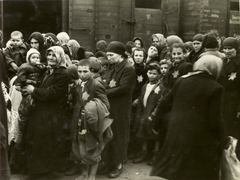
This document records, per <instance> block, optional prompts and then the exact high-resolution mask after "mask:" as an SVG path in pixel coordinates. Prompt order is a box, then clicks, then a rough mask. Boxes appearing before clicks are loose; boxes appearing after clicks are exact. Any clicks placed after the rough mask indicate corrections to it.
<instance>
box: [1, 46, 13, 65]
mask: <svg viewBox="0 0 240 180" xmlns="http://www.w3.org/2000/svg"><path fill="white" fill-rule="evenodd" d="M10 51H11V48H9V47H8V48H6V49H4V51H3V54H4V57H5V62H6V65H7V66H9V65H10V64H11V63H12V62H14V60H13V59H12V58H11V52H10Z"/></svg>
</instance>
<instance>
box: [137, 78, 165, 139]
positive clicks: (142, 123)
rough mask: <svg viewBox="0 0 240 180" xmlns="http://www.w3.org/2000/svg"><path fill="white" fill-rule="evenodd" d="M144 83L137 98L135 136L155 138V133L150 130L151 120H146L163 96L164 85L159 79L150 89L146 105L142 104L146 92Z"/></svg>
mask: <svg viewBox="0 0 240 180" xmlns="http://www.w3.org/2000/svg"><path fill="white" fill-rule="evenodd" d="M147 84H148V83H146V84H145V85H144V86H143V88H142V92H141V95H140V97H139V98H138V110H137V117H136V120H135V121H136V125H138V124H139V126H137V127H138V128H137V134H136V136H137V137H139V138H142V139H145V140H155V139H156V138H157V135H156V134H155V133H153V131H152V122H150V121H149V120H148V118H149V117H151V118H152V113H153V112H154V110H155V108H156V107H157V104H158V101H159V100H160V99H161V98H162V97H163V94H164V90H165V87H164V86H163V85H162V84H161V81H158V82H157V83H156V84H155V85H154V87H153V89H152V90H151V92H150V94H149V96H148V98H147V103H146V106H144V104H143V101H144V96H145V93H146V87H147Z"/></svg>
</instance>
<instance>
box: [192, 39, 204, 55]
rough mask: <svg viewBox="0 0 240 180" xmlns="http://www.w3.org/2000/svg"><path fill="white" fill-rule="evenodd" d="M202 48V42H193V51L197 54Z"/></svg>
mask: <svg viewBox="0 0 240 180" xmlns="http://www.w3.org/2000/svg"><path fill="white" fill-rule="evenodd" d="M201 47H202V43H201V42H200V41H193V49H194V51H195V52H198V51H199V50H200V49H201Z"/></svg>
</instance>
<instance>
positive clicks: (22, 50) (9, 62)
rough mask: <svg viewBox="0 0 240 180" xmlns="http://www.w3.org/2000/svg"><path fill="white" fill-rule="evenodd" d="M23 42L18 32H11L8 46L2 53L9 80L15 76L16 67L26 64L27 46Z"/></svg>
mask: <svg viewBox="0 0 240 180" xmlns="http://www.w3.org/2000/svg"><path fill="white" fill-rule="evenodd" d="M23 41H24V39H23V34H22V33H21V32H20V31H13V32H12V33H11V39H10V46H8V47H6V48H5V49H4V51H3V54H4V56H5V61H6V68H7V74H8V77H9V78H10V79H12V78H13V77H14V76H15V75H16V74H17V70H18V67H19V66H21V65H22V64H23V63H25V62H26V54H27V51H28V49H29V46H28V45H27V44H26V43H24V42H23Z"/></svg>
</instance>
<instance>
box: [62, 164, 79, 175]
mask: <svg viewBox="0 0 240 180" xmlns="http://www.w3.org/2000/svg"><path fill="white" fill-rule="evenodd" d="M80 172H81V165H80V164H77V163H75V164H74V165H73V167H72V168H71V169H69V170H68V171H66V172H65V173H64V175H65V176H71V175H74V174H78V173H80Z"/></svg>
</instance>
